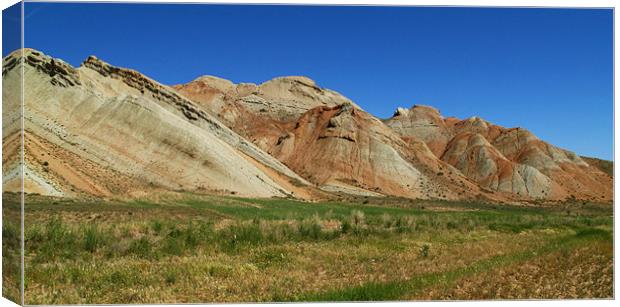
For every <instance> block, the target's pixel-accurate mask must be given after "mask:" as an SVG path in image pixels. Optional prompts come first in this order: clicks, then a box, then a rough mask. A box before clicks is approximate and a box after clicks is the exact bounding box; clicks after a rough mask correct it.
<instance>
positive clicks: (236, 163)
mask: <svg viewBox="0 0 620 307" xmlns="http://www.w3.org/2000/svg"><path fill="white" fill-rule="evenodd" d="M21 59H22V58H21V51H16V52H14V53H12V54H11V55H9V56H8V57H6V58H5V59H4V60H3V64H4V65H3V68H4V69H3V75H2V78H3V101H4V109H5V112H4V113H3V128H4V131H5V133H4V135H3V149H5V152H7V149H11V148H19V140H20V137H19V129H15V128H14V126H15V123H16V121H19V101H20V91H19V88H20V80H21V78H20V71H21V67H23V69H24V80H25V91H24V92H25V97H24V105H23V107H24V131H25V134H24V139H25V142H24V149H25V166H24V169H25V174H24V177H25V178H24V181H25V188H26V191H27V192H31V193H40V194H48V195H58V196H75V195H82V194H84V195H95V196H102V197H112V196H117V195H127V196H138V195H144V194H145V193H150V192H152V191H156V190H190V191H205V192H210V193H232V194H238V195H244V196H257V197H272V196H282V197H284V196H291V195H292V196H295V193H299V194H301V195H299V196H304V195H305V196H308V195H309V194H311V193H312V188H311V187H310V186H309V184H308V183H307V182H306V181H305V180H304V179H303V178H301V177H299V176H298V175H297V174H295V173H294V172H292V171H291V170H290V169H288V168H287V167H286V166H284V165H283V164H282V163H281V162H279V161H278V160H277V159H274V158H273V157H271V156H270V155H268V154H267V153H265V152H264V151H263V150H261V149H260V148H258V147H257V146H255V145H254V144H252V143H251V142H248V141H246V140H245V139H244V138H242V137H240V136H239V135H238V134H236V133H235V132H233V131H232V130H230V129H229V128H227V127H226V126H225V125H223V124H221V123H220V122H219V120H217V119H216V118H214V117H213V116H211V115H210V114H208V113H207V112H205V111H203V110H202V109H201V108H199V107H198V106H197V105H196V104H195V103H194V102H192V101H190V100H189V99H187V98H185V97H183V96H181V95H179V94H178V93H176V92H175V91H174V90H173V89H171V88H169V87H168V86H165V85H162V84H160V83H158V82H156V81H154V80H152V79H150V78H148V77H146V76H144V75H142V74H140V73H139V72H137V71H134V70H130V69H124V68H119V67H114V66H112V65H109V64H107V63H105V62H103V61H101V60H99V59H97V58H96V57H89V58H88V59H87V60H86V61H84V63H83V64H82V65H81V66H80V67H78V68H74V67H72V66H71V65H69V64H67V63H65V62H63V61H62V60H59V59H54V58H52V57H49V56H47V55H44V54H43V53H41V52H39V51H36V50H32V49H25V50H24V57H23V61H21ZM7 128H8V129H7ZM8 152H12V153H15V150H12V151H10V150H9V151H8ZM5 157H6V156H5ZM9 159H11V158H9ZM15 160H17V159H15ZM3 162H5V164H4V168H3V175H4V176H3V178H4V179H3V184H4V187H5V190H7V189H8V190H16V188H18V187H19V184H18V183H17V182H16V181H19V176H16V174H18V171H17V165H18V164H17V163H16V162H15V161H3ZM6 162H9V163H6Z"/></svg>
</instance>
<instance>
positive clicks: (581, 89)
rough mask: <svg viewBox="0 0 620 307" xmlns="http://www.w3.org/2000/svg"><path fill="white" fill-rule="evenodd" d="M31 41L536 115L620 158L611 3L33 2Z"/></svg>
mask: <svg viewBox="0 0 620 307" xmlns="http://www.w3.org/2000/svg"><path fill="white" fill-rule="evenodd" d="M25 10H26V16H27V17H26V42H25V44H26V46H27V47H32V48H35V49H40V50H42V51H43V52H45V53H47V54H50V55H53V56H55V57H59V58H62V59H64V60H66V61H68V62H69V63H71V64H73V65H79V64H80V63H81V62H82V61H83V60H84V59H85V58H86V57H87V56H88V55H91V54H94V55H96V56H98V57H99V58H101V59H103V60H105V61H108V62H110V63H112V64H114V65H118V66H123V67H130V68H134V69H136V70H139V71H140V72H143V73H145V74H146V75H148V76H150V77H152V78H154V79H156V80H159V81H161V82H162V83H165V84H177V83H184V82H188V81H191V80H193V79H194V78H196V77H198V76H200V75H205V74H209V75H216V76H220V77H223V78H226V79H230V80H232V81H234V82H255V83H260V82H263V81H266V80H268V79H271V78H273V77H276V76H283V75H305V76H309V77H310V78H312V79H314V80H316V81H317V83H318V84H319V85H320V86H322V87H327V88H330V89H333V90H336V91H338V92H340V93H342V94H344V95H345V96H347V97H349V98H351V99H352V100H354V101H355V102H357V103H358V104H359V105H360V106H362V107H363V108H364V109H366V110H367V111H369V112H370V113H372V114H374V115H376V116H378V117H381V118H386V117H389V116H391V114H392V112H393V111H394V110H395V109H396V107H398V106H405V107H409V106H411V105H413V104H428V105H432V106H435V107H437V108H439V109H440V110H441V112H442V113H443V114H444V115H445V116H457V117H459V118H466V117H469V116H473V115H478V116H481V117H483V118H485V119H487V120H489V121H491V122H494V123H497V124H500V125H503V126H508V127H516V126H520V127H525V128H528V129H530V130H531V131H533V132H534V133H535V134H537V135H538V136H539V137H541V138H542V139H543V140H546V141H549V142H551V143H553V144H556V145H559V146H560V147H564V148H567V149H570V150H573V151H575V152H577V153H578V154H582V155H590V156H596V157H601V158H605V159H612V158H613V157H612V153H613V66H612V63H613V42H612V40H613V31H612V30H613V29H612V24H613V11H611V10H603V9H599V10H586V9H575V10H571V9H511V8H508V9H497V8H495V9H484V8H430V7H427V8H423V7H336V6H332V7H319V6H232V5H229V6H225V5H222V6H212V5H145V4H59V3H56V4H41V3H26V9H25Z"/></svg>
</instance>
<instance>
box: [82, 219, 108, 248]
mask: <svg viewBox="0 0 620 307" xmlns="http://www.w3.org/2000/svg"><path fill="white" fill-rule="evenodd" d="M105 243H106V237H105V235H104V234H103V233H102V232H101V231H100V230H99V228H98V227H97V226H96V225H90V226H87V227H86V228H85V229H84V249H85V250H86V251H88V252H91V253H92V252H94V251H95V250H97V248H99V247H100V246H102V245H104V244H105Z"/></svg>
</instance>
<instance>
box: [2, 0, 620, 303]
mask: <svg viewBox="0 0 620 307" xmlns="http://www.w3.org/2000/svg"><path fill="white" fill-rule="evenodd" d="M17 2H19V1H16V0H1V2H0V8H1V9H2V10H4V9H5V8H7V7H9V6H11V5H13V4H15V3H17ZM26 2H124V3H128V2H137V3H179V4H182V3H218V4H314V5H394V6H491V7H572V8H579V7H582V8H592V7H600V8H615V6H616V1H612V0H590V1H579V0H495V1H491V0H486V1H484V0H477V1H472V0H411V1H406V0H386V1H379V0H352V1H351V0H349V1H347V0H312V1H309V0H283V1H274V0H272V1H269V0H267V1H261V0H238V1H234V0H210V1H192V0H189V1H188V0H185V1H183V0H150V1H144V0H134V1H114V0H108V1H96V0H76V1H71V0H62V1H40V0H27V1H26ZM0 19H1V17H0ZM1 30H2V28H1V25H0V37H1V32H2V31H1ZM22 30H23V22H22ZM618 32H619V31H618V24H617V23H616V22H615V12H614V161H620V159H619V158H620V153H619V152H618V151H616V150H615V144H618V142H617V141H618V129H619V128H618V126H617V125H616V124H615V118H618V115H620V111H619V110H618V108H616V107H615V106H616V104H615V102H616V101H618V99H617V98H618V97H617V91H615V88H617V86H618V78H617V75H616V72H617V71H618V70H617V69H616V68H617V62H616V61H615V58H616V57H617V56H618V50H617V49H616V48H615V42H616V41H617V39H616V38H617V33H618ZM22 34H23V31H22ZM22 44H23V35H22ZM0 85H1V81H0ZM22 95H23V93H22ZM0 109H1V105H0ZM1 129H2V125H0V135H1V131H2V130H1ZM0 152H1V148H0ZM0 163H1V162H0ZM619 173H620V171H618V169H617V168H615V169H614V178H617V176H618V175H619ZM614 183H615V181H614ZM618 190H620V188H619V187H618V186H616V185H615V184H614V195H618ZM22 209H23V207H22ZM616 216H617V210H616V207H615V206H614V225H615V217H616ZM22 217H23V215H22ZM1 225H2V221H1V219H0V226H1ZM22 227H23V224H22ZM617 237H618V230H617V229H616V228H615V227H614V260H615V256H616V255H617V254H618V251H619V248H618V244H616V238H617ZM0 242H1V240H0ZM22 268H23V265H22ZM617 274H618V267H617V266H616V265H614V295H615V294H616V289H618V288H617V286H618V278H616V276H617ZM1 283H2V280H1V279H0V286H1ZM22 293H23V292H22ZM614 303H615V302H614V301H612V300H562V301H557V300H556V301H545V300H542V301H459V302H378V303H373V304H375V306H382V307H395V306H404V305H409V306H416V307H417V306H421V307H425V306H438V305H439V306H445V305H449V306H481V305H482V306H492V305H496V304H499V305H502V306H525V305H527V306H541V305H544V306H560V305H561V306H568V307H571V306H581V305H584V304H588V305H591V306H613V305H614ZM301 304H304V305H306V306H320V305H322V304H323V303H301ZM330 304H331V305H332V306H342V307H345V306H346V307H351V306H363V305H367V304H368V303H330ZM195 305H196V306H228V307H245V306H248V304H195ZM251 305H253V306H263V305H268V304H251ZM0 306H15V304H14V303H12V302H10V301H9V300H7V299H5V298H0ZM141 306H179V305H141Z"/></svg>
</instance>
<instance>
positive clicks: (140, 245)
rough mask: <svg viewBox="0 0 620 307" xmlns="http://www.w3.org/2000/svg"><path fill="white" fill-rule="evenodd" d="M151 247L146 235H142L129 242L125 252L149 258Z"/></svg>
mask: <svg viewBox="0 0 620 307" xmlns="http://www.w3.org/2000/svg"><path fill="white" fill-rule="evenodd" d="M152 249H153V247H152V244H151V242H150V241H149V240H148V239H147V238H146V237H142V238H140V239H138V240H135V241H133V242H131V244H130V245H129V249H127V253H130V254H133V255H136V256H138V257H140V258H150V257H152V256H153V254H152V253H151V251H152Z"/></svg>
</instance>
